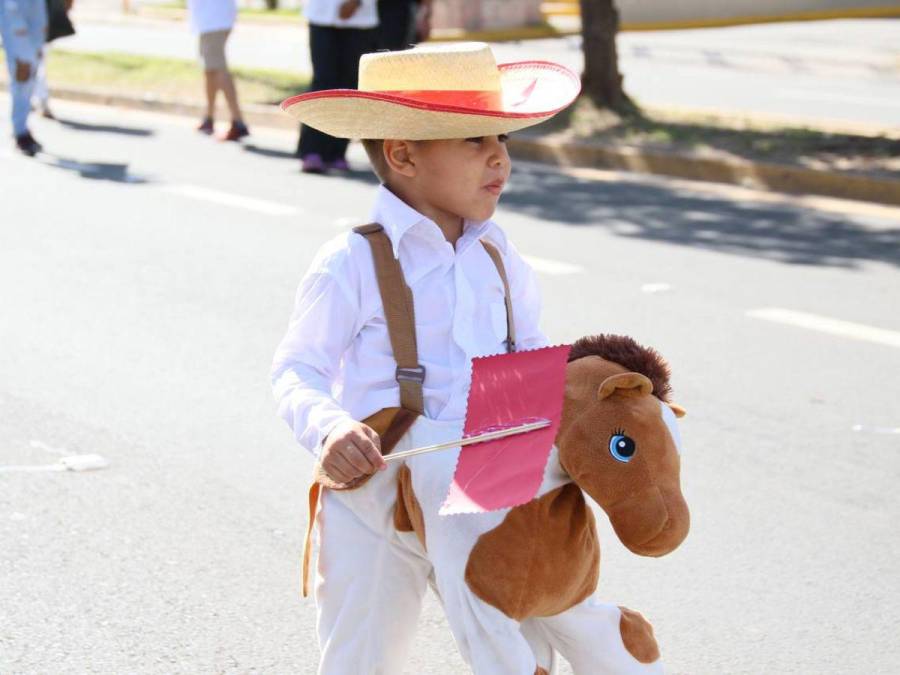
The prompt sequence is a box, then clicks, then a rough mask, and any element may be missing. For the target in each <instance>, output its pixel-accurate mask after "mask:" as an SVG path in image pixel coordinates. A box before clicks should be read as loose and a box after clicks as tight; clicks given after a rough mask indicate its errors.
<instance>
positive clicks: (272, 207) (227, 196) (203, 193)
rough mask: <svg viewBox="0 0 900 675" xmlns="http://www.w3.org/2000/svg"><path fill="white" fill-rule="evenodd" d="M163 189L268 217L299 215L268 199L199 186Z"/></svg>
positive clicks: (294, 210) (290, 207)
mask: <svg viewBox="0 0 900 675" xmlns="http://www.w3.org/2000/svg"><path fill="white" fill-rule="evenodd" d="M162 189H163V190H165V191H166V192H171V193H172V194H176V195H181V196H182V197H190V198H191V199H200V200H202V201H206V202H213V203H214V204H219V205H221V206H236V207H237V208H239V209H247V210H248V211H255V212H256V213H262V214H263V215H266V216H289V215H292V214H294V213H297V208H296V207H294V206H290V205H288V204H280V203H278V202H270V201H268V200H266V199H257V198H256V197H246V196H244V195H238V194H234V193H233V192H221V191H219V190H210V189H209V188H204V187H199V186H197V185H166V186H163V188H162Z"/></svg>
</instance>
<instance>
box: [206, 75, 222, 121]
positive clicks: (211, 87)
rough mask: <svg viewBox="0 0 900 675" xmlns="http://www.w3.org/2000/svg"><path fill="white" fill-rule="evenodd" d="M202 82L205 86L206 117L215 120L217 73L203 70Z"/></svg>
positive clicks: (217, 86) (217, 89) (217, 90)
mask: <svg viewBox="0 0 900 675" xmlns="http://www.w3.org/2000/svg"><path fill="white" fill-rule="evenodd" d="M203 81H204V84H205V85H206V87H205V89H206V117H207V118H208V119H211V120H213V119H215V118H216V96H217V95H218V93H219V72H218V71H217V70H204V71H203Z"/></svg>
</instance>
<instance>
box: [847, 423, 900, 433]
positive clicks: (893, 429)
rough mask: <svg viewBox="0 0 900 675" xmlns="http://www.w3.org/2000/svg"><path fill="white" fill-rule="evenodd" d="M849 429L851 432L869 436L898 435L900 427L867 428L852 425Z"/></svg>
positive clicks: (863, 425) (860, 425)
mask: <svg viewBox="0 0 900 675" xmlns="http://www.w3.org/2000/svg"><path fill="white" fill-rule="evenodd" d="M850 428H851V429H852V430H853V431H862V432H866V433H870V434H900V427H869V426H866V425H865V424H854V425H853V426H852V427H850Z"/></svg>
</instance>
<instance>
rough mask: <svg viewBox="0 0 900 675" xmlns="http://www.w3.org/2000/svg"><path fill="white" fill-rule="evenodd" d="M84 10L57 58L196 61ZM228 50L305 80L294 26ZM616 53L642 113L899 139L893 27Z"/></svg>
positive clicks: (747, 36) (815, 29) (522, 45)
mask: <svg viewBox="0 0 900 675" xmlns="http://www.w3.org/2000/svg"><path fill="white" fill-rule="evenodd" d="M88 1H89V2H90V1H91V0H88ZM92 1H93V4H88V5H86V6H82V5H81V4H79V3H76V10H75V13H74V18H75V22H76V27H77V29H78V34H77V35H76V36H74V37H72V38H68V39H66V40H61V41H59V43H58V46H59V48H60V49H66V50H73V51H90V52H106V51H121V52H126V53H132V54H146V55H153V56H167V57H176V58H184V59H194V58H195V55H196V49H197V48H196V42H195V39H194V37H193V36H192V35H191V34H190V32H189V30H188V28H187V26H186V25H185V24H184V23H182V22H177V21H171V20H159V19H157V20H152V19H147V18H140V17H133V16H125V15H122V14H121V13H119V12H110V11H108V10H107V11H100V10H99V9H98V8H99V7H102V6H104V5H108V4H109V3H108V0H92ZM492 48H493V49H494V51H495V53H496V54H497V58H498V60H500V61H514V60H520V59H533V58H541V59H548V60H552V61H557V62H559V63H563V64H564V65H566V66H568V67H570V68H572V69H573V70H575V71H576V72H580V71H581V69H582V66H583V57H582V51H581V39H580V37H578V36H570V37H558V38H549V39H535V40H527V41H518V42H516V41H513V42H495V43H492ZM228 49H229V52H228V53H229V59H230V61H231V62H232V63H233V64H235V65H244V66H249V67H256V68H278V69H283V70H295V69H296V70H297V71H298V72H301V73H309V72H310V70H311V65H310V61H309V46H308V43H307V30H306V27H305V25H304V24H303V23H301V22H284V23H271V22H266V23H259V22H253V21H246V20H243V21H239V22H238V25H237V26H236V27H235V30H234V33H233V35H232V38H231V40H230V41H229V44H228ZM619 53H620V68H621V70H622V72H623V74H624V76H625V87H626V89H627V91H628V92H629V94H630V95H631V96H633V97H634V98H635V99H637V100H638V101H639V102H640V103H641V104H642V105H643V106H648V107H651V108H659V109H676V110H681V111H687V112H699V113H704V112H706V113H710V112H712V113H716V114H718V115H737V116H739V117H755V116H762V117H765V118H769V119H778V120H788V121H790V122H792V123H794V124H796V125H801V126H811V127H816V128H819V127H823V126H824V127H827V128H840V129H846V130H853V131H863V132H865V133H870V134H871V133H878V132H880V131H886V132H895V133H900V19H858V20H838V21H820V22H804V23H787V24H767V25H756V26H738V27H731V28H714V29H698V30H677V31H659V32H642V33H622V34H621V35H620V36H619Z"/></svg>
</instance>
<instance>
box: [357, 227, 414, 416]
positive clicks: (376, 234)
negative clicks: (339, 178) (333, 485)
mask: <svg viewBox="0 0 900 675" xmlns="http://www.w3.org/2000/svg"><path fill="white" fill-rule="evenodd" d="M353 231H354V232H356V233H357V234H361V235H362V236H364V237H365V238H366V239H368V241H369V245H370V246H371V247H372V257H373V258H374V260H375V275H376V276H377V277H378V289H379V291H381V302H382V304H383V305H384V318H385V320H386V321H387V329H388V334H389V335H390V338H391V349H393V350H394V360H396V362H397V371H396V378H397V383H398V384H399V385H400V405H401V407H403V408H406V409H407V410H411V411H413V412H417V413H419V414H420V415H421V414H424V412H425V404H424V400H423V397H422V383H423V382H424V381H425V367H424V366H421V365H419V353H418V350H417V349H416V321H415V314H414V309H413V296H412V291H410V290H409V286H407V285H406V281H405V279H404V278H403V269H402V268H401V267H400V261H399V260H397V259H396V258H395V257H394V249H393V247H392V246H391V240H390V238H389V237H388V236H387V234H385V232H384V228H383V227H382V226H381V225H379V224H378V223H371V224H369V225H361V226H359V227H354V228H353Z"/></svg>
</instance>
